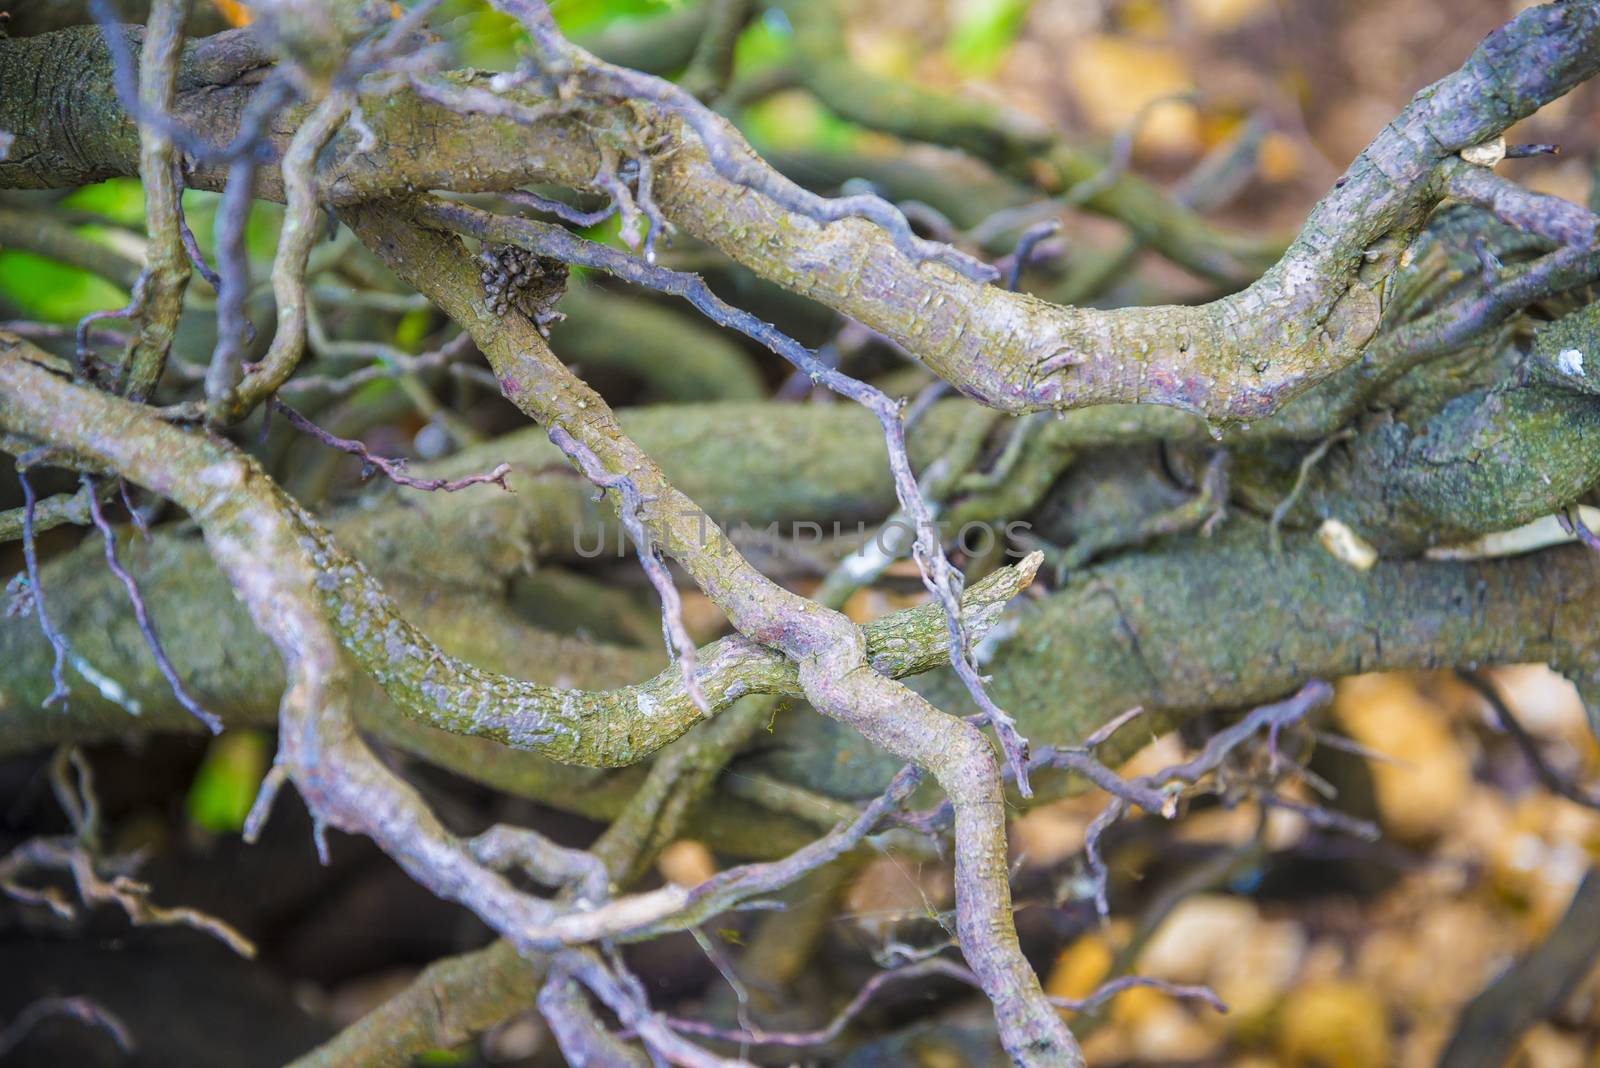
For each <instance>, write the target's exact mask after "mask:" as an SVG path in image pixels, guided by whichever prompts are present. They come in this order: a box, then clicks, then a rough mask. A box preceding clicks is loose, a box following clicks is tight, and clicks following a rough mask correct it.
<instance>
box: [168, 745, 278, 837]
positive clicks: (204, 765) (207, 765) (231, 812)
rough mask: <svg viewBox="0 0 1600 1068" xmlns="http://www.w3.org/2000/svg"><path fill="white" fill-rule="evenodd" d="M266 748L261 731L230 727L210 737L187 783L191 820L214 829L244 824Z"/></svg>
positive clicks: (232, 828)
mask: <svg viewBox="0 0 1600 1068" xmlns="http://www.w3.org/2000/svg"><path fill="white" fill-rule="evenodd" d="M268 751H269V747H268V744H267V738H266V735H264V734H263V733H262V732H261V731H243V730H231V731H229V732H228V733H226V734H223V735H219V736H218V737H216V738H214V739H212V742H211V745H210V747H209V748H208V749H207V750H206V755H205V759H204V760H202V761H201V762H200V767H199V769H198V770H197V771H196V772H195V775H194V782H193V783H192V784H191V785H190V787H189V798H188V801H187V802H186V807H187V809H188V813H189V819H190V821H191V822H192V823H194V824H195V825H196V826H198V827H203V828H205V829H206V830H208V831H214V832H217V833H228V832H232V831H237V830H239V829H240V828H241V827H243V826H244V819H245V817H246V816H247V815H249V813H250V806H251V804H252V803H253V802H254V801H255V797H256V792H257V791H258V790H259V789H260V788H261V780H262V779H263V778H264V777H265V776H266V773H267V754H268Z"/></svg>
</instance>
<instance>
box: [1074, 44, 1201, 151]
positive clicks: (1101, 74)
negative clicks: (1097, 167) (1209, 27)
mask: <svg viewBox="0 0 1600 1068" xmlns="http://www.w3.org/2000/svg"><path fill="white" fill-rule="evenodd" d="M1063 69H1064V70H1065V72H1066V76H1067V83H1068V86H1069V87H1070V89H1071V90H1072V94H1073V97H1074V98H1075V99H1076V100H1077V102H1078V106H1079V108H1080V109H1081V110H1082V112H1083V115H1084V117H1085V118H1086V119H1088V120H1089V122H1090V123H1091V124H1092V125H1093V126H1094V127H1095V128H1096V129H1097V130H1099V131H1100V132H1101V133H1105V134H1117V133H1120V132H1121V131H1123V130H1125V129H1127V128H1128V127H1129V126H1130V125H1131V124H1132V123H1133V122H1134V121H1135V120H1136V119H1138V120H1139V129H1138V136H1137V137H1136V138H1135V140H1134V145H1135V147H1136V148H1137V149H1139V150H1143V151H1147V152H1161V153H1174V154H1177V153H1188V152H1193V151H1195V150H1196V149H1197V148H1199V146H1200V143H1201V129H1200V127H1201V123H1200V115H1199V112H1198V111H1197V110H1196V109H1195V107H1194V105H1193V104H1191V103H1188V102H1186V101H1181V100H1170V101H1164V102H1162V103H1159V104H1156V103H1154V102H1155V101H1157V100H1161V99H1162V98H1163V97H1170V96H1174V95H1175V94H1179V93H1186V92H1189V91H1190V90H1192V89H1193V88H1194V78H1193V76H1192V75H1191V74H1190V71H1189V65H1188V63H1187V62H1186V61H1185V60H1184V58H1183V56H1182V54H1181V53H1179V52H1178V50H1177V49H1174V48H1169V47H1166V46H1164V45H1155V44H1146V43H1142V42H1137V41H1129V40H1126V39H1123V38H1120V37H1111V36H1108V35H1104V34H1090V35H1086V36H1084V37H1081V38H1079V39H1078V40H1077V41H1076V42H1074V43H1073V45H1072V48H1071V50H1070V53H1069V55H1068V56H1067V60H1066V63H1065V64H1063ZM1147 105H1153V106H1151V107H1150V109H1149V111H1148V112H1147V113H1145V114H1143V116H1142V117H1141V112H1144V111H1145V108H1146V106H1147Z"/></svg>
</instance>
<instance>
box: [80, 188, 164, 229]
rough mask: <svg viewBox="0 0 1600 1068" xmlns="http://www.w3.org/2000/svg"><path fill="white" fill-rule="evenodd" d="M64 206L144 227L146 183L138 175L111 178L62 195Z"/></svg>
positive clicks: (128, 224)
mask: <svg viewBox="0 0 1600 1068" xmlns="http://www.w3.org/2000/svg"><path fill="white" fill-rule="evenodd" d="M61 206H62V207H64V208H73V209H75V210H77V211H87V212H93V213H94V214H96V215H103V216H105V217H106V218H107V219H110V220H111V221H112V222H115V223H120V224H122V225H123V226H136V227H139V228H141V229H143V227H144V186H142V185H140V184H139V179H137V178H109V179H107V180H106V181H104V182H100V183H98V184H97V185H86V186H84V187H83V188H82V189H75V190H73V191H72V192H71V193H68V194H67V195H66V196H65V197H62V198H61Z"/></svg>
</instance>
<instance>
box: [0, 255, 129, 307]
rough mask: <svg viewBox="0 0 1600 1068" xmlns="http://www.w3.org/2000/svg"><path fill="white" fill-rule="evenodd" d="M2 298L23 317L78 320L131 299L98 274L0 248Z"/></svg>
mask: <svg viewBox="0 0 1600 1068" xmlns="http://www.w3.org/2000/svg"><path fill="white" fill-rule="evenodd" d="M0 298H3V299H4V300H5V301H7V302H8V303H10V304H12V305H14V306H15V307H16V310H17V311H18V313H20V314H21V315H22V317H23V318H25V319H34V320H38V321H39V322H46V323H75V322H77V321H78V320H79V319H82V318H83V317H84V316H85V315H88V314H89V313H90V312H97V311H104V310H105V309H107V308H120V307H123V306H124V305H126V304H127V303H128V293H127V292H126V291H124V290H122V289H120V288H118V287H117V286H114V285H112V284H111V283H110V282H107V281H106V280H105V279H104V278H101V277H100V276H99V275H94V274H90V273H89V272H88V271H82V270H79V269H78V268H76V267H68V266H67V265H66V264H64V263H57V262H56V261H55V260H48V259H45V258H44V257H43V256H36V255H34V254H33V253H31V252H16V251H12V252H0Z"/></svg>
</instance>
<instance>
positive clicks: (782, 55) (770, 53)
mask: <svg viewBox="0 0 1600 1068" xmlns="http://www.w3.org/2000/svg"><path fill="white" fill-rule="evenodd" d="M793 57H794V31H793V30H792V29H791V28H790V26H789V20H788V19H786V18H785V17H784V16H783V14H782V13H781V12H778V11H768V12H766V13H764V14H763V15H762V16H761V17H760V18H758V19H755V20H753V21H752V22H751V23H750V25H748V26H746V27H745V28H744V31H743V32H741V33H740V34H739V39H738V40H737V41H735V42H734V45H733V72H734V76H735V77H739V76H741V75H745V74H749V73H750V72H751V71H757V70H763V69H765V68H767V67H776V66H778V65H779V64H780V63H787V62H788V61H789V60H790V59H792V58H793Z"/></svg>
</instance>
